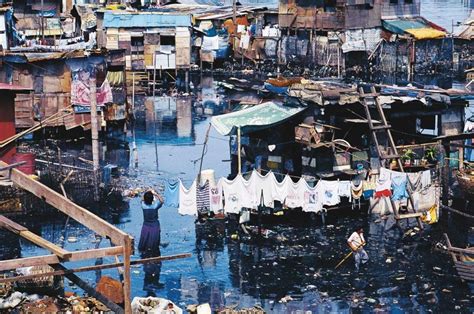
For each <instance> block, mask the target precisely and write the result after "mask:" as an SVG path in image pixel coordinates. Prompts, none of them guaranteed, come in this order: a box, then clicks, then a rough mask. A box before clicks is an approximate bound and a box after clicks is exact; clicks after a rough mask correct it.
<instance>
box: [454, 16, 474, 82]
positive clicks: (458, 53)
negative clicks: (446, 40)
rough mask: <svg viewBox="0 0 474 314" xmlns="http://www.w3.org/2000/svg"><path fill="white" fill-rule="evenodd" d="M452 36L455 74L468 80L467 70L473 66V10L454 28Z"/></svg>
mask: <svg viewBox="0 0 474 314" xmlns="http://www.w3.org/2000/svg"><path fill="white" fill-rule="evenodd" d="M453 37H454V39H453V40H454V54H453V63H454V64H453V65H454V71H455V75H456V76H457V77H458V78H462V79H464V78H466V79H467V81H468V82H469V81H470V80H471V79H472V75H471V74H469V72H471V71H469V70H470V69H472V67H473V66H474V60H473V56H474V43H473V41H472V39H473V38H474V11H471V15H470V16H469V17H468V18H467V19H466V20H465V21H463V22H462V23H461V24H460V25H458V27H456V28H455V29H454V32H453ZM466 73H467V74H466Z"/></svg>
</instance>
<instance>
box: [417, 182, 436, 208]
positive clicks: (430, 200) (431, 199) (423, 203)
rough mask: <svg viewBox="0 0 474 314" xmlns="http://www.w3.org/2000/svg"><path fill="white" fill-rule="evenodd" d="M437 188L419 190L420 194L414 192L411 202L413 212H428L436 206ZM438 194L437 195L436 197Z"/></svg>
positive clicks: (430, 187)
mask: <svg viewBox="0 0 474 314" xmlns="http://www.w3.org/2000/svg"><path fill="white" fill-rule="evenodd" d="M437 191H439V188H437V187H435V186H434V185H432V186H429V187H427V188H426V189H423V190H421V191H420V192H414V193H413V194H412V195H413V201H414V203H415V204H414V205H415V211H417V212H422V211H426V210H429V209H430V208H431V207H432V206H433V205H437V204H438V202H439V193H437ZM437 194H438V195H437Z"/></svg>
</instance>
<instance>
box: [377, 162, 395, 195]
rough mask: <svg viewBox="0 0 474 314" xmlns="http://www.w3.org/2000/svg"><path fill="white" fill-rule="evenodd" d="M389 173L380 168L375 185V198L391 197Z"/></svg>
mask: <svg viewBox="0 0 474 314" xmlns="http://www.w3.org/2000/svg"><path fill="white" fill-rule="evenodd" d="M391 187H392V180H391V171H390V170H388V169H385V168H383V167H381V168H380V174H379V178H378V179H377V182H376V184H375V198H380V197H384V196H385V197H390V196H392V191H391V190H390V189H391Z"/></svg>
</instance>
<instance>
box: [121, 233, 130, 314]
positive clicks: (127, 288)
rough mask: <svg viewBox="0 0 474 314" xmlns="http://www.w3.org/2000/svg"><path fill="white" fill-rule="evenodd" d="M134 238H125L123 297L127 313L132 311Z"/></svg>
mask: <svg viewBox="0 0 474 314" xmlns="http://www.w3.org/2000/svg"><path fill="white" fill-rule="evenodd" d="M131 246H132V240H131V239H130V237H129V236H128V235H126V236H125V237H124V239H123V266H124V267H123V269H124V272H123V298H124V309H125V313H132V307H131V304H130V302H131V300H130V298H131V281H130V255H131V250H132V248H131Z"/></svg>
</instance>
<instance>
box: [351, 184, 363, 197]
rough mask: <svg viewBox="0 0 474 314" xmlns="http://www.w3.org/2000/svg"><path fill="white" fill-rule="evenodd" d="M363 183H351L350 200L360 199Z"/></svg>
mask: <svg viewBox="0 0 474 314" xmlns="http://www.w3.org/2000/svg"><path fill="white" fill-rule="evenodd" d="M363 186H364V182H363V181H359V182H356V181H352V182H351V195H352V199H355V200H358V199H360V198H361V197H362V191H363V189H362V188H363Z"/></svg>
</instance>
